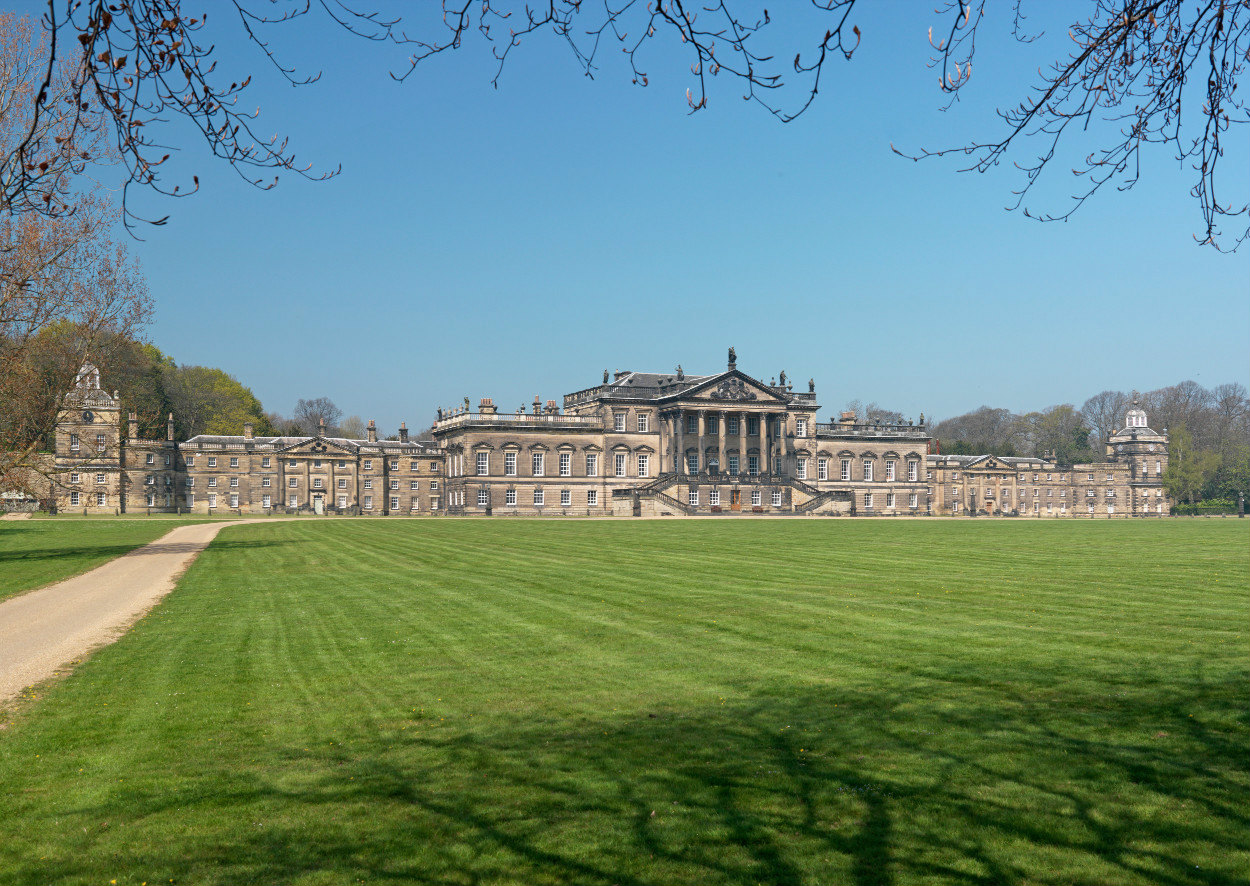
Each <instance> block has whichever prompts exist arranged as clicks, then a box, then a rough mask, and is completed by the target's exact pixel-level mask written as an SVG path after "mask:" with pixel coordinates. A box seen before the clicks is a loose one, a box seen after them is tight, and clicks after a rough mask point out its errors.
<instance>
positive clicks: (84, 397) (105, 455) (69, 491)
mask: <svg viewBox="0 0 1250 886" xmlns="http://www.w3.org/2000/svg"><path fill="white" fill-rule="evenodd" d="M120 419H121V404H120V402H119V401H118V399H117V396H116V395H110V394H109V392H108V391H105V390H102V389H101V388H100V370H99V369H97V368H96V367H95V366H94V365H92V364H91V363H84V364H83V366H82V368H81V369H80V370H78V375H77V377H76V378H75V379H74V387H73V389H72V390H71V391H70V392H69V393H67V394H66V395H65V397H64V398H63V400H62V402H61V410H60V412H58V413H57V422H56V480H57V482H56V487H57V488H56V491H55V492H56V498H57V501H58V504H59V506H60V508H62V509H65V508H69V509H71V510H75V509H78V508H82V509H84V510H86V511H88V512H96V513H102V512H107V511H115V510H118V509H120V508H121V507H122V504H123V503H122V500H121V467H122V452H121V421H120Z"/></svg>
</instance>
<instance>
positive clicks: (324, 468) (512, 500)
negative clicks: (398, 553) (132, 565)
mask: <svg viewBox="0 0 1250 886" xmlns="http://www.w3.org/2000/svg"><path fill="white" fill-rule="evenodd" d="M806 387H807V390H806V391H803V390H798V391H796V390H794V385H793V384H792V383H791V382H790V381H789V380H788V379H787V378H786V375H785V373H784V372H783V373H782V374H781V376H780V379H779V380H773V381H770V382H768V383H765V382H763V381H762V380H759V379H756V378H753V377H752V376H749V375H747V374H746V373H744V372H742V371H741V370H739V369H738V367H737V359H736V355H735V353H734V351H733V349H732V348H731V349H730V351H729V360H728V364H727V366H726V368H725V370H724V371H722V372H717V373H714V374H711V375H687V374H686V373H685V372H683V371H682V369H681V368H680V367H678V368H677V370H676V371H675V372H672V373H645V372H629V371H626V372H617V373H615V374H614V375H612V376H611V377H609V373H608V372H607V371H606V370H605V371H604V374H603V381H602V383H601V384H598V385H595V386H593V387H588V388H583V389H581V390H579V391H576V392H574V393H571V394H567V395H565V397H564V401H563V404H558V403H557V402H556V401H555V400H547V401H546V402H545V403H544V402H543V401H542V400H540V399H539V398H535V399H534V402H533V406H532V409H531V410H529V411H526V410H525V409H518V410H517V411H516V412H500V411H499V410H498V409H497V408H496V407H495V405H494V403H493V401H492V400H491V399H490V398H483V399H482V400H481V402H480V404H479V405H478V408H477V410H476V411H472V410H470V408H469V401H468V399H467V398H466V400H465V406H464V407H463V408H460V409H457V410H454V411H450V412H444V411H443V410H439V413H438V416H437V420H436V422H435V423H434V426H433V428H432V439H431V440H428V441H416V440H410V439H409V435H408V430H407V429H406V428H405V427H401V428H400V431H399V434H398V439H397V440H379V439H378V435H377V430H376V427H375V425H374V423H373V421H370V422H369V425H368V430H367V432H366V438H365V439H361V440H355V439H346V438H341V437H334V436H329V435H327V434H326V432H325V431H324V429H323V431H322V432H321V433H318V434H316V435H313V436H307V437H268V436H256V435H254V434H253V432H252V426H251V425H244V427H243V428H241V430H242V433H241V434H239V435H234V436H230V435H225V436H220V435H198V436H195V437H192V438H191V439H189V440H185V441H178V440H175V439H174V430H173V420H172V416H171V417H170V420H169V423H168V426H167V430H166V434H165V438H164V439H159V440H151V439H144V438H142V437H140V436H139V434H138V422H137V420H136V416H135V415H134V414H133V413H131V414H130V415H129V416H128V419H127V421H126V423H125V426H124V427H123V424H122V415H121V413H122V403H121V399H120V396H119V394H118V393H114V394H112V395H110V394H109V393H108V392H107V391H105V390H103V389H102V388H101V386H100V375H99V371H98V370H97V369H96V368H95V367H94V366H91V365H90V364H88V365H86V366H84V367H83V368H82V370H81V371H80V373H79V375H78V378H77V380H76V382H75V385H74V389H73V390H72V391H70V392H69V393H68V394H67V395H66V396H65V399H64V402H63V406H62V409H61V412H60V414H59V417H58V423H57V432H56V452H55V465H54V468H53V476H52V488H51V490H50V493H51V495H50V497H51V499H52V504H53V505H54V506H55V507H56V508H58V509H60V510H71V511H78V510H83V511H86V512H87V513H91V512H109V513H112V512H126V511H128V512H134V511H152V512H157V511H159V512H174V511H181V512H184V513H185V512H195V513H210V512H211V513H239V514H248V513H273V512H305V513H313V514H359V515H373V516H416V515H439V514H456V515H483V516H488V515H509V514H516V515H540V514H546V515H591V516H611V515H616V516H631V515H632V516H665V515H673V516H676V515H694V514H703V515H714V514H718V515H726V516H730V515H753V514H759V515H768V514H772V515H802V514H810V515H857V516H907V515H912V516H928V515H977V514H987V515H1006V514H1011V515H1027V516H1035V517H1042V516H1053V517H1061V516H1065V517H1066V516H1100V517H1110V516H1146V515H1158V514H1166V513H1168V506H1169V502H1168V501H1167V498H1166V495H1165V493H1164V491H1163V486H1162V475H1163V471H1164V470H1165V469H1166V465H1167V436H1166V435H1165V434H1159V433H1156V432H1155V431H1153V430H1151V429H1150V428H1149V427H1148V426H1147V423H1146V416H1145V413H1144V412H1142V411H1141V410H1140V409H1139V408H1137V406H1136V404H1134V408H1133V409H1132V410H1130V411H1129V412H1128V414H1127V416H1126V417H1125V426H1124V428H1122V429H1121V430H1119V431H1118V432H1116V433H1115V434H1114V435H1112V437H1111V438H1110V439H1109V440H1108V441H1107V445H1106V457H1105V460H1104V461H1101V462H1098V463H1096V464H1088V465H1085V464H1082V465H1059V464H1055V463H1053V462H1051V461H1048V460H1045V459H1038V458H1003V457H998V456H990V455H985V456H949V455H937V454H933V453H932V452H931V451H930V450H931V442H932V441H931V438H930V435H929V431H928V429H927V427H926V426H925V424H924V417H923V416H921V418H920V421H919V422H916V423H911V422H907V423H901V424H880V423H873V422H867V421H863V420H861V419H860V418H859V417H857V416H856V415H855V414H854V413H850V412H844V413H842V414H841V415H840V416H839V417H838V418H837V419H836V420H834V421H829V422H822V421H820V420H819V418H818V412H819V410H820V406H819V404H818V402H817V397H816V385H815V382H814V381H809V382H808V383H807V385H806Z"/></svg>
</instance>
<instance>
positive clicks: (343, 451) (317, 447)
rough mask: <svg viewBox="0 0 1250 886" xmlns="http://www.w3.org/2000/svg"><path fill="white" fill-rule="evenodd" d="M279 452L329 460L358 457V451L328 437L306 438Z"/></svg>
mask: <svg viewBox="0 0 1250 886" xmlns="http://www.w3.org/2000/svg"><path fill="white" fill-rule="evenodd" d="M278 451H279V452H281V453H283V454H284V455H314V456H315V455H321V456H325V457H327V458H329V457H331V456H338V455H350V456H352V457H353V458H355V456H356V450H355V448H353V447H351V445H350V444H347V443H340V442H338V441H336V440H330V439H327V438H326V437H306V438H304V439H303V440H300V441H299V442H297V443H292V444H291V445H290V446H285V447H283V448H281V449H279V450H278Z"/></svg>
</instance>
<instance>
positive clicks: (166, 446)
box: [52, 364, 443, 516]
mask: <svg viewBox="0 0 1250 886" xmlns="http://www.w3.org/2000/svg"><path fill="white" fill-rule="evenodd" d="M120 419H121V405H120V400H119V398H118V395H117V394H116V393H115V394H113V395H109V394H108V393H107V392H106V391H103V390H101V388H100V374H99V371H98V370H97V369H96V368H95V367H94V366H91V365H90V364H88V365H86V366H84V367H83V369H82V370H81V371H80V372H79V374H78V379H77V381H76V382H75V384H74V390H72V391H71V392H70V393H69V394H67V395H66V397H65V400H64V404H63V408H62V410H61V412H60V415H59V417H58V421H57V432H56V457H55V468H54V471H53V475H52V477H53V483H52V496H53V499H54V501H55V503H56V506H57V508H58V509H59V510H70V511H85V512H86V513H126V512H144V511H150V512H153V513H158V512H161V513H173V512H178V513H238V514H260V513H274V512H287V513H298V512H307V513H318V514H364V515H370V516H391V515H406V516H407V515H419V514H430V513H438V512H439V510H440V508H441V500H442V495H443V492H442V490H441V489H440V488H439V486H440V482H441V480H442V476H443V457H442V453H440V452H439V451H438V450H437V449H434V448H433V447H431V446H428V445H426V444H423V443H419V442H415V441H409V440H408V431H407V429H406V428H401V429H400V439H399V440H397V441H396V440H378V439H377V429H376V427H375V426H374V424H373V422H372V421H371V422H369V429H368V432H367V437H366V439H364V440H349V439H345V438H340V437H329V436H327V435H326V434H325V432H324V429H323V430H322V432H321V433H319V434H317V435H316V436H312V437H257V436H255V435H253V433H252V426H251V425H250V424H246V425H244V426H243V433H242V434H240V435H237V436H232V435H223V436H218V435H204V434H201V435H198V436H195V437H192V438H191V439H190V440H187V441H185V442H178V441H176V440H175V439H174V424H173V416H172V415H171V416H170V417H169V420H168V423H167V426H166V432H165V439H163V440H147V439H143V438H141V437H140V436H139V434H138V421H137V420H136V416H135V415H134V414H133V413H131V414H130V415H129V416H128V419H127V424H126V433H124V434H123V433H122V428H121V421H120Z"/></svg>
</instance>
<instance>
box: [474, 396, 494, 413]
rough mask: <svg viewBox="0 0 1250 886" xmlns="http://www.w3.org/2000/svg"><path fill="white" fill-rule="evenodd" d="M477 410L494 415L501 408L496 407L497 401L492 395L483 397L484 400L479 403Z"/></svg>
mask: <svg viewBox="0 0 1250 886" xmlns="http://www.w3.org/2000/svg"><path fill="white" fill-rule="evenodd" d="M477 411H478V412H480V413H481V414H482V415H494V414H495V413H497V412H498V411H499V410H498V409H496V408H495V401H494V400H492V399H491V398H490V397H483V398H482V402H481V403H479V404H478V405H477Z"/></svg>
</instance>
